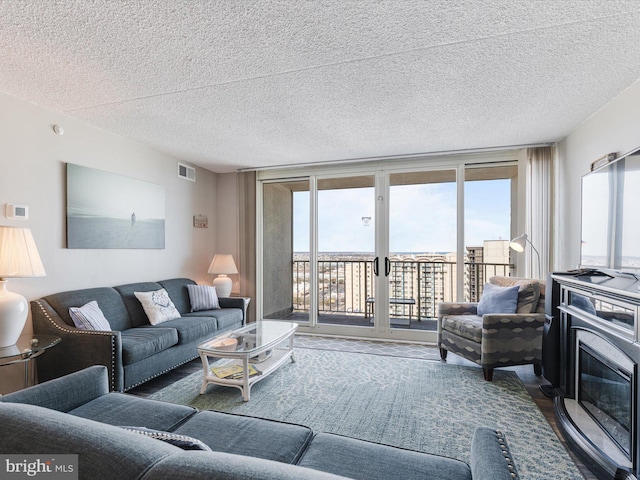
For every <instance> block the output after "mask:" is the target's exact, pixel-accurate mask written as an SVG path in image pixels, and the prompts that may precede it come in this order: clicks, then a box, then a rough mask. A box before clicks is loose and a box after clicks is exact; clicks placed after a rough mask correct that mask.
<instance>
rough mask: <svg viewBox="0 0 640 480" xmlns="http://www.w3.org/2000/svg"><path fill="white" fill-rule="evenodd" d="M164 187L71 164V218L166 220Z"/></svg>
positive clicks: (68, 192) (69, 173)
mask: <svg viewBox="0 0 640 480" xmlns="http://www.w3.org/2000/svg"><path fill="white" fill-rule="evenodd" d="M164 209H165V205H164V187H162V186H160V185H156V184H153V183H149V182H144V181H142V180H136V179H135V178H130V177H125V176H122V175H116V174H113V173H109V172H103V171H101V170H95V169H93V168H87V167H82V166H80V165H74V164H72V163H68V164H67V210H68V213H69V214H71V215H92V216H102V217H110V218H130V216H131V214H132V213H134V212H135V214H136V217H137V218H138V219H139V220H142V219H163V218H164V217H165V210H164Z"/></svg>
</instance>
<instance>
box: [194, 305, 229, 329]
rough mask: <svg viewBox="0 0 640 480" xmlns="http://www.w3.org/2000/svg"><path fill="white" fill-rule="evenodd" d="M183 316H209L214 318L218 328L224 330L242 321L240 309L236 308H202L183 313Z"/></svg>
mask: <svg viewBox="0 0 640 480" xmlns="http://www.w3.org/2000/svg"><path fill="white" fill-rule="evenodd" d="M184 317H187V318H193V317H209V318H215V319H216V323H217V326H218V330H224V329H225V328H228V327H230V326H232V325H234V326H235V325H238V324H241V323H242V310H240V309H236V308H222V309H220V310H203V311H201V312H192V313H185V314H184Z"/></svg>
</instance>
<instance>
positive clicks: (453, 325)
mask: <svg viewBox="0 0 640 480" xmlns="http://www.w3.org/2000/svg"><path fill="white" fill-rule="evenodd" d="M442 329H443V330H446V331H448V332H451V333H453V334H455V335H457V336H459V337H464V338H466V339H468V340H471V341H473V342H477V343H480V342H481V341H482V317H481V316H479V315H447V316H445V317H443V318H442Z"/></svg>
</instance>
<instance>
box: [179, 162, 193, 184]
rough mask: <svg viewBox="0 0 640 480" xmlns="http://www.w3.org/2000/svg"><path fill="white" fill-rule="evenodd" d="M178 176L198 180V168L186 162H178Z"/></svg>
mask: <svg viewBox="0 0 640 480" xmlns="http://www.w3.org/2000/svg"><path fill="white" fill-rule="evenodd" d="M178 176H179V177H181V178H184V179H186V180H191V181H192V182H195V181H196V169H195V168H193V167H190V166H189V165H185V164H184V163H178Z"/></svg>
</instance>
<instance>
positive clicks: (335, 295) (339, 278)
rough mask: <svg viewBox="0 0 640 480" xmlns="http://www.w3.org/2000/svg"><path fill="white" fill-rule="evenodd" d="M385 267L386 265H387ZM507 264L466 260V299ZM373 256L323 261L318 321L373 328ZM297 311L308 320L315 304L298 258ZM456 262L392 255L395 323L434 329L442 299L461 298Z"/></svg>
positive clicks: (291, 316)
mask: <svg viewBox="0 0 640 480" xmlns="http://www.w3.org/2000/svg"><path fill="white" fill-rule="evenodd" d="M381 268H384V266H382V267H381ZM512 268H513V265H510V264H505V263H475V262H466V263H465V264H464V269H465V271H464V279H465V281H464V289H465V291H464V299H465V301H471V302H476V301H478V299H479V298H480V296H481V295H482V287H483V285H484V283H485V282H486V281H488V279H489V278H490V277H492V276H494V275H505V276H507V275H510V272H511V269H512ZM373 269H374V262H373V259H372V258H366V259H352V258H348V259H345V258H344V257H343V256H339V255H336V256H334V257H332V258H323V259H322V260H319V261H318V278H319V290H318V322H319V323H321V324H334V325H335V324H337V325H351V326H363V327H367V326H368V327H370V326H372V325H373V320H374V318H373V311H374V303H375V295H374V291H375V289H374V285H375V279H376V278H377V277H376V276H375V274H374V271H373ZM292 273H293V310H292V312H291V313H290V314H289V315H287V316H286V318H287V319H295V320H298V321H306V320H307V319H308V315H309V307H310V291H309V285H310V284H311V282H310V264H309V260H306V259H295V260H294V261H293V272H292ZM456 274H457V272H456V263H455V262H451V261H444V260H443V261H434V260H420V259H418V260H414V259H412V260H398V259H392V260H391V262H390V266H389V297H390V298H391V299H392V300H391V301H390V305H389V315H390V321H391V326H392V328H405V329H406V328H409V329H414V330H435V328H436V326H435V324H436V322H435V319H436V315H437V306H438V303H440V302H443V301H454V300H455V299H456V297H457V291H456V290H457V288H456Z"/></svg>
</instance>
